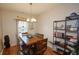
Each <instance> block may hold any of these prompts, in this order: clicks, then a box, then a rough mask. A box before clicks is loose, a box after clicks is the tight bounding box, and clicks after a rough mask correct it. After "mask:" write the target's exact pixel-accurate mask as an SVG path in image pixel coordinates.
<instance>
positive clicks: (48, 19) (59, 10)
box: [37, 4, 79, 41]
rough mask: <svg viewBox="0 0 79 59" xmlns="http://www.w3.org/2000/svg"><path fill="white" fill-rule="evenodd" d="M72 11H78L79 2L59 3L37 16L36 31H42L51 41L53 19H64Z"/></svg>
mask: <svg viewBox="0 0 79 59" xmlns="http://www.w3.org/2000/svg"><path fill="white" fill-rule="evenodd" d="M72 12H77V13H79V4H61V5H59V6H55V7H54V8H53V9H52V10H49V11H48V12H46V13H44V14H42V15H40V16H38V31H37V32H39V33H43V34H44V35H45V37H47V38H48V39H49V41H53V21H54V20H65V17H66V16H68V15H70V13H72Z"/></svg>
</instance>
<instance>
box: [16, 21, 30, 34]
mask: <svg viewBox="0 0 79 59" xmlns="http://www.w3.org/2000/svg"><path fill="white" fill-rule="evenodd" d="M16 25H17V28H16V30H17V34H18V35H19V34H21V33H24V32H28V27H29V24H28V22H26V21H24V20H17V24H16Z"/></svg>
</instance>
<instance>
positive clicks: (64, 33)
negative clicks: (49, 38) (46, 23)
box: [53, 13, 79, 54]
mask: <svg viewBox="0 0 79 59" xmlns="http://www.w3.org/2000/svg"><path fill="white" fill-rule="evenodd" d="M72 16H74V17H72ZM61 22H62V23H61ZM53 25H54V26H53V33H54V35H53V37H54V38H53V41H54V43H55V45H56V48H58V49H59V52H60V53H61V54H65V53H66V52H68V53H73V52H76V51H78V50H77V49H79V47H78V46H79V44H78V37H77V36H78V34H79V32H78V31H79V29H78V28H79V15H75V14H73V13H72V15H70V16H68V17H66V18H65V20H59V21H55V22H54V24H53ZM56 41H58V42H56ZM78 52H79V51H78ZM78 54H79V53H78Z"/></svg>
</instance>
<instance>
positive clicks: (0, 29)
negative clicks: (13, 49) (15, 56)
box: [0, 12, 3, 53]
mask: <svg viewBox="0 0 79 59" xmlns="http://www.w3.org/2000/svg"><path fill="white" fill-rule="evenodd" d="M1 16H2V15H1V12H0V53H1V51H2V47H3V46H2V26H1V25H2V24H1V20H2V18H1Z"/></svg>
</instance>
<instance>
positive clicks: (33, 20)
mask: <svg viewBox="0 0 79 59" xmlns="http://www.w3.org/2000/svg"><path fill="white" fill-rule="evenodd" d="M32 5H33V4H32V3H29V6H30V12H31V13H30V18H27V20H26V21H27V22H36V19H35V18H34V17H33V15H32Z"/></svg>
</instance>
